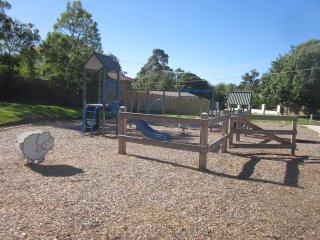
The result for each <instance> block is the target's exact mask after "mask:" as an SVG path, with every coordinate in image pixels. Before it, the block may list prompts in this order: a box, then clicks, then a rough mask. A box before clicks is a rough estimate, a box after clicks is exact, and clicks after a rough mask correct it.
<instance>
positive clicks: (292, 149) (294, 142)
mask: <svg viewBox="0 0 320 240" xmlns="http://www.w3.org/2000/svg"><path fill="white" fill-rule="evenodd" d="M297 121H298V119H296V120H294V121H292V131H293V133H292V135H291V144H292V145H294V148H291V156H294V155H295V151H296V135H297Z"/></svg>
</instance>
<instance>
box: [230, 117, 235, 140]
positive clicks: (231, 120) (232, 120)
mask: <svg viewBox="0 0 320 240" xmlns="http://www.w3.org/2000/svg"><path fill="white" fill-rule="evenodd" d="M234 123H235V120H234V119H232V118H230V126H229V127H230V132H229V133H230V135H229V145H231V144H233V128H234Z"/></svg>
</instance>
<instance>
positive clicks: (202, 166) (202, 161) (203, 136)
mask: <svg viewBox="0 0 320 240" xmlns="http://www.w3.org/2000/svg"><path fill="white" fill-rule="evenodd" d="M200 116H201V119H206V120H208V118H209V117H208V113H201V115H200ZM200 145H202V146H205V147H207V146H208V121H206V122H205V123H202V124H201V125H200ZM207 155H208V151H201V152H199V170H201V171H204V170H206V169H207Z"/></svg>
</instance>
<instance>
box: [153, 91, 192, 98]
mask: <svg viewBox="0 0 320 240" xmlns="http://www.w3.org/2000/svg"><path fill="white" fill-rule="evenodd" d="M149 93H150V94H155V95H160V96H162V95H163V91H150V92H149ZM165 94H166V96H168V97H179V92H173V91H172V92H171V91H166V93H165ZM180 96H181V97H196V96H195V95H193V94H191V93H188V92H180Z"/></svg>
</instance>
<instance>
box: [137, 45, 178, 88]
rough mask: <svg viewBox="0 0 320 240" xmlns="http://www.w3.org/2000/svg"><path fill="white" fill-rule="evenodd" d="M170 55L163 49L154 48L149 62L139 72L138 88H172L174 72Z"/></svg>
mask: <svg viewBox="0 0 320 240" xmlns="http://www.w3.org/2000/svg"><path fill="white" fill-rule="evenodd" d="M168 62H169V56H168V54H166V53H165V52H164V50H162V49H154V50H153V51H152V55H151V57H150V58H149V59H148V62H147V63H146V64H145V65H144V66H143V67H142V68H141V70H140V72H139V73H138V74H137V80H136V83H135V87H136V88H141V89H148V88H156V89H166V90H168V89H171V88H172V85H173V80H174V79H175V75H174V72H173V71H172V69H171V68H170V67H169V66H168Z"/></svg>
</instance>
